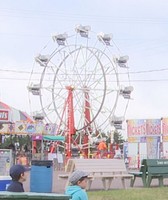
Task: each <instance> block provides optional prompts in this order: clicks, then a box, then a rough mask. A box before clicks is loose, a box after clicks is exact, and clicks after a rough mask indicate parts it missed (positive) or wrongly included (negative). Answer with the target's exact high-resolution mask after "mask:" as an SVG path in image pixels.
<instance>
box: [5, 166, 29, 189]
mask: <svg viewBox="0 0 168 200" xmlns="http://www.w3.org/2000/svg"><path fill="white" fill-rule="evenodd" d="M26 171H29V169H28V168H25V167H24V166H23V165H13V166H12V167H11V168H10V170H9V174H10V176H11V178H12V181H11V183H10V185H9V186H8V187H7V191H9V192H24V188H23V182H24V181H26V178H27V175H26V173H25V172H26Z"/></svg>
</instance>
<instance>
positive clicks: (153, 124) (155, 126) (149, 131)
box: [146, 119, 161, 135]
mask: <svg viewBox="0 0 168 200" xmlns="http://www.w3.org/2000/svg"><path fill="white" fill-rule="evenodd" d="M160 134H161V119H147V120H146V135H160Z"/></svg>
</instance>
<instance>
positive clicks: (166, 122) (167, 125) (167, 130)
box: [162, 118, 168, 136]
mask: <svg viewBox="0 0 168 200" xmlns="http://www.w3.org/2000/svg"><path fill="white" fill-rule="evenodd" d="M162 134H163V136H164V135H168V118H162Z"/></svg>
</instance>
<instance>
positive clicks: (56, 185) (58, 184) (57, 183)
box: [24, 171, 168, 194]
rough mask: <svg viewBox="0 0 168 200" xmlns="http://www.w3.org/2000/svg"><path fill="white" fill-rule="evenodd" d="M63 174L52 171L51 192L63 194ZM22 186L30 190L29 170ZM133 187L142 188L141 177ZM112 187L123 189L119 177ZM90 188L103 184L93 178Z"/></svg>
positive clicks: (127, 182) (99, 188)
mask: <svg viewBox="0 0 168 200" xmlns="http://www.w3.org/2000/svg"><path fill="white" fill-rule="evenodd" d="M60 173H61V174H63V173H64V172H63V171H54V173H53V188H52V192H54V193H60V194H63V193H64V189H65V180H62V179H58V174H60ZM164 184H165V185H168V179H165V180H164ZM151 186H152V187H156V186H158V180H153V181H152V184H151ZM126 187H127V189H131V187H130V180H126ZM24 188H25V191H26V192H29V191H30V172H28V176H27V181H26V182H25V183H24ZM134 188H143V185H142V179H140V178H137V179H136V181H135V185H134ZM113 189H123V186H122V182H121V180H120V179H114V180H113V182H112V184H111V190H113ZM91 190H93V191H94V190H103V185H102V182H101V180H94V181H93V183H92V187H91Z"/></svg>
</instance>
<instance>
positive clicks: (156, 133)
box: [124, 118, 168, 168]
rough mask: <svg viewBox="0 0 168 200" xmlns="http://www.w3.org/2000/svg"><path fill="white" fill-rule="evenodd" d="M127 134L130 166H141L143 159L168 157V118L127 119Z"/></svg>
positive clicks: (126, 147)
mask: <svg viewBox="0 0 168 200" xmlns="http://www.w3.org/2000/svg"><path fill="white" fill-rule="evenodd" d="M127 135H128V142H126V143H125V147H124V148H125V152H127V153H126V154H127V155H125V158H126V159H127V160H128V162H129V167H130V168H139V167H140V164H141V161H142V159H146V158H151V159H152V158H153V159H159V158H168V118H160V119H131V120H127Z"/></svg>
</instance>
